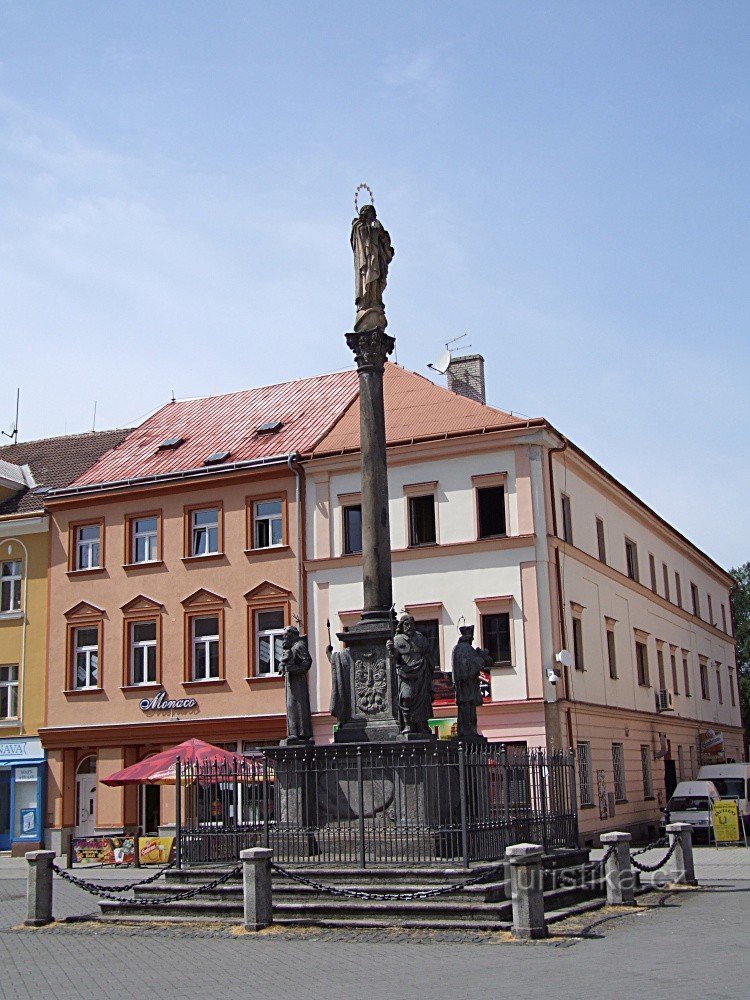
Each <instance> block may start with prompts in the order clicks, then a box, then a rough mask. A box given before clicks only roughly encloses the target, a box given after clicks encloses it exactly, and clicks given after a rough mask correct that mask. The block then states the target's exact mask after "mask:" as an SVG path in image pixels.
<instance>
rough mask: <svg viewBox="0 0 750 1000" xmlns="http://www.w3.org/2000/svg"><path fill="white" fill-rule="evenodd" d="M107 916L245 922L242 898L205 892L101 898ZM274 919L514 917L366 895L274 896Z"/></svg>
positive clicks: (474, 906)
mask: <svg viewBox="0 0 750 1000" xmlns="http://www.w3.org/2000/svg"><path fill="white" fill-rule="evenodd" d="M100 906H101V912H102V916H103V917H106V918H117V919H125V920H130V919H133V918H138V919H152V920H153V919H154V918H155V917H156V915H157V914H158V918H159V919H166V920H170V919H177V920H182V919H191V920H219V921H232V922H233V923H237V922H241V920H242V916H243V907H242V900H241V898H239V897H236V898H235V899H233V900H231V901H230V900H222V901H218V900H206V899H203V898H202V897H201V898H199V899H196V898H193V899H189V900H186V901H185V902H184V903H183V902H179V901H177V902H170V903H163V904H161V905H160V906H158V907H155V906H149V905H147V904H146V902H145V900H143V901H141V902H138V901H136V902H135V903H133V904H123V903H117V902H114V901H110V900H102V902H101V904H100ZM273 912H274V923H290V922H293V923H298V924H315V925H317V924H318V923H319V922H320V921H321V920H336V921H347V922H350V921H352V920H354V921H357V920H359V921H372V920H373V919H376V918H377V919H378V920H379V921H381V922H383V921H387V922H389V923H393V924H399V925H400V924H401V923H402V922H403V920H404V919H413V918H419V919H420V920H422V921H423V922H424V925H425V926H434V925H435V924H436V922H440V921H442V922H443V923H451V924H455V923H457V922H460V923H463V924H464V925H465V926H467V927H472V926H480V925H481V926H484V927H486V926H491V925H495V924H497V923H498V922H506V923H507V922H508V921H509V920H510V918H511V907H510V903H499V904H488V903H476V902H474V901H470V900H453V901H452V902H450V903H448V902H440V903H436V902H435V901H434V900H408V901H405V900H401V901H397V900H361V899H343V898H339V897H337V898H335V899H333V898H326V899H313V900H304V901H303V900H295V901H292V902H287V901H283V900H279V901H274V907H273Z"/></svg>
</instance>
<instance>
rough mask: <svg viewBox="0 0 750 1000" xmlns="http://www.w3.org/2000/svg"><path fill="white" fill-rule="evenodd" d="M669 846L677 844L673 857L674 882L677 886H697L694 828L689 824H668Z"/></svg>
mask: <svg viewBox="0 0 750 1000" xmlns="http://www.w3.org/2000/svg"><path fill="white" fill-rule="evenodd" d="M667 833H668V835H669V846H670V847H671V846H672V845H673V844H675V841H676V842H677V843H676V845H675V849H674V854H673V855H672V881H673V882H674V883H675V884H676V885H697V884H698V880H697V879H696V877H695V863H694V861H693V828H692V827H691V825H690V824H689V823H668V824H667Z"/></svg>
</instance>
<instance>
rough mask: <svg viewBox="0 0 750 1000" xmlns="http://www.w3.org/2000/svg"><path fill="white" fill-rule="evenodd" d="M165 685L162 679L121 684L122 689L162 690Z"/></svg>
mask: <svg viewBox="0 0 750 1000" xmlns="http://www.w3.org/2000/svg"><path fill="white" fill-rule="evenodd" d="M163 687H164V685H163V684H162V683H161V682H160V681H149V683H148V684H121V685H120V690H121V691H154V690H156V691H161V689H162V688H163Z"/></svg>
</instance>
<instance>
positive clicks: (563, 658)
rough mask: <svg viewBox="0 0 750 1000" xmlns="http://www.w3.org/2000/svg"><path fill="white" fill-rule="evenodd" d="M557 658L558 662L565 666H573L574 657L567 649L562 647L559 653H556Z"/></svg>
mask: <svg viewBox="0 0 750 1000" xmlns="http://www.w3.org/2000/svg"><path fill="white" fill-rule="evenodd" d="M555 659H556V660H557V662H558V663H562V665H563V666H564V667H572V666H573V657H572V656H571V655H570V653H569V652H568V650H567V649H561V650H560V652H559V653H555Z"/></svg>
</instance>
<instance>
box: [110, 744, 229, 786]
mask: <svg viewBox="0 0 750 1000" xmlns="http://www.w3.org/2000/svg"><path fill="white" fill-rule="evenodd" d="M178 757H179V758H180V764H181V765H182V764H187V765H189V766H195V765H196V764H201V765H206V766H210V765H217V766H218V767H221V766H222V765H225V766H226V767H227V768H228V769H229V768H233V767H234V764H235V762H237V761H241V760H243V758H242V757H241V756H240V755H239V754H237V753H232V752H231V751H230V750H222V749H221V748H220V747H215V746H212V745H211V744H210V743H205V742H204V741H203V740H195V739H193V740H185V742H184V743H180V744H179V745H178V746H176V747H170V749H169V750H162V751H161V753H155V754H154V755H153V756H152V757H147V758H146V759H145V760H142V761H139V763H137V764H131V766H130V767H126V768H123V770H122V771H115V773H114V774H110V776H109V777H108V778H104V779H103V783H104V784H105V785H142V784H148V785H173V784H174V783H175V769H176V768H175V765H176V762H177V758H178Z"/></svg>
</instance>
